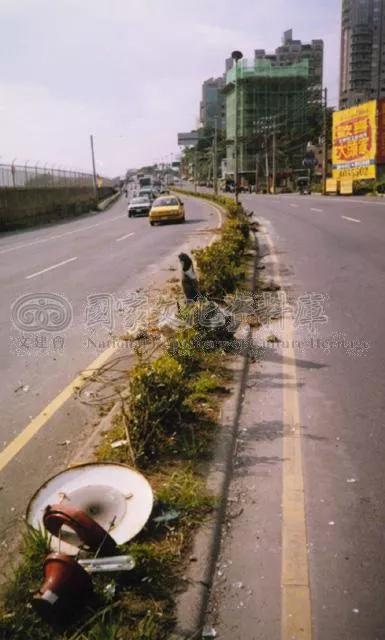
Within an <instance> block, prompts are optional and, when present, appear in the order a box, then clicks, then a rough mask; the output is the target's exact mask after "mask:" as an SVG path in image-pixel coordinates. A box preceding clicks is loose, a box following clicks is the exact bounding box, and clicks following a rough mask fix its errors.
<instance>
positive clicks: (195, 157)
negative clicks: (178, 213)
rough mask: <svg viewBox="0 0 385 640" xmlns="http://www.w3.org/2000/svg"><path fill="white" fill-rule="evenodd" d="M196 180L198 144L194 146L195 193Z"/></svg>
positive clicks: (195, 189) (195, 187)
mask: <svg viewBox="0 0 385 640" xmlns="http://www.w3.org/2000/svg"><path fill="white" fill-rule="evenodd" d="M197 181H198V145H196V146H195V151H194V191H195V193H196V192H197V190H198V185H197Z"/></svg>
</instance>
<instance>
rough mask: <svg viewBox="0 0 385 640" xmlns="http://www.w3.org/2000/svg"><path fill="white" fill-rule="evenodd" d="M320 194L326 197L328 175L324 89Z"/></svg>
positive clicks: (325, 91) (326, 97) (326, 110)
mask: <svg viewBox="0 0 385 640" xmlns="http://www.w3.org/2000/svg"><path fill="white" fill-rule="evenodd" d="M322 136H323V140H322V194H323V195H324V196H325V195H326V178H327V173H328V90H327V88H326V87H325V89H324V100H323V127H322Z"/></svg>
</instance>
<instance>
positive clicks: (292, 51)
mask: <svg viewBox="0 0 385 640" xmlns="http://www.w3.org/2000/svg"><path fill="white" fill-rule="evenodd" d="M323 57H324V43H323V40H312V41H311V42H310V43H306V44H304V43H303V42H301V40H294V39H293V29H289V30H288V31H285V32H284V34H283V37H282V44H281V46H279V47H277V49H276V50H275V52H274V53H268V54H267V53H266V51H265V49H255V51H254V59H255V60H270V62H271V63H272V65H273V66H280V67H284V66H286V65H290V64H294V63H297V62H302V60H308V61H309V85H310V86H311V87H312V88H314V89H315V90H316V91H318V93H319V97H321V90H322V78H323Z"/></svg>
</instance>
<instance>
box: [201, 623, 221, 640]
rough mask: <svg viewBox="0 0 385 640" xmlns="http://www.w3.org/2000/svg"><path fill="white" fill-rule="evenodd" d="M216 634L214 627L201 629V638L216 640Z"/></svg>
mask: <svg viewBox="0 0 385 640" xmlns="http://www.w3.org/2000/svg"><path fill="white" fill-rule="evenodd" d="M216 637H217V632H216V630H215V629H214V627H208V626H206V627H203V631H202V638H216Z"/></svg>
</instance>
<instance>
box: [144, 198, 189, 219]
mask: <svg viewBox="0 0 385 640" xmlns="http://www.w3.org/2000/svg"><path fill="white" fill-rule="evenodd" d="M184 221H185V211H184V204H183V202H182V201H181V200H180V199H179V198H178V197H177V196H161V197H160V198H157V199H156V200H155V202H153V203H152V207H151V211H150V225H151V226H153V225H154V224H157V223H161V222H184Z"/></svg>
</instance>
